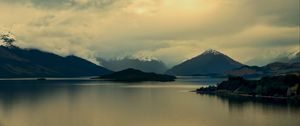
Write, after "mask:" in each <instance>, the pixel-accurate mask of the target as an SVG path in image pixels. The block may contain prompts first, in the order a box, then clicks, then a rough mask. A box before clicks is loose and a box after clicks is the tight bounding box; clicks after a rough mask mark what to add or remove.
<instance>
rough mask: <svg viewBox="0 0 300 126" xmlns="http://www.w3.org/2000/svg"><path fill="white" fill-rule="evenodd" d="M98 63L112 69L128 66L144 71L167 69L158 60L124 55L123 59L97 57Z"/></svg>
mask: <svg viewBox="0 0 300 126" xmlns="http://www.w3.org/2000/svg"><path fill="white" fill-rule="evenodd" d="M97 60H98V61H99V62H100V64H101V65H102V66H103V67H105V68H108V69H110V70H113V71H121V70H125V69H128V68H134V69H138V70H141V71H145V72H154V73H164V72H165V71H166V70H167V67H166V65H165V64H164V63H163V62H162V61H159V60H155V59H151V60H141V59H137V58H129V57H125V58H123V59H115V60H105V59H102V58H98V59H97Z"/></svg>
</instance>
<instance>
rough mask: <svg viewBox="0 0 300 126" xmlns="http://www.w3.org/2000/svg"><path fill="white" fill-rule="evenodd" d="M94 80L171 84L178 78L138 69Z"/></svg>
mask: <svg viewBox="0 0 300 126" xmlns="http://www.w3.org/2000/svg"><path fill="white" fill-rule="evenodd" d="M92 79H106V80H111V81H118V82H142V81H159V82H169V81H175V79H176V77H175V76H172V75H165V74H156V73H147V72H143V71H140V70H136V69H132V68H129V69H125V70H122V71H119V72H114V73H112V74H107V75H103V76H99V77H96V78H92Z"/></svg>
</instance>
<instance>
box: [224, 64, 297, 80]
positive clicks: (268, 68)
mask: <svg viewBox="0 0 300 126" xmlns="http://www.w3.org/2000/svg"><path fill="white" fill-rule="evenodd" d="M292 73H300V62H296V63H282V62H274V63H270V64H268V65H265V66H262V67H258V66H243V67H240V68H237V69H233V70H230V71H227V72H226V73H225V74H226V75H229V76H242V77H262V76H277V75H282V74H292Z"/></svg>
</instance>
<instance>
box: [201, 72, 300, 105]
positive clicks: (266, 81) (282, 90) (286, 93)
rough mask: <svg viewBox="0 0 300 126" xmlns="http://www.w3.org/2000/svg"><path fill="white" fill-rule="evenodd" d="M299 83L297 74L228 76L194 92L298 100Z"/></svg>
mask: <svg viewBox="0 0 300 126" xmlns="http://www.w3.org/2000/svg"><path fill="white" fill-rule="evenodd" d="M299 83H300V76H299V74H296V75H294V74H293V75H280V76H272V77H263V78H261V79H260V80H246V79H244V78H242V77H229V78H228V80H227V81H223V82H221V83H220V84H217V85H216V86H209V87H202V88H199V89H197V90H196V92H197V93H199V94H213V95H222V96H224V95H225V96H245V97H253V98H263V99H279V100H280V99H282V100H287V99H288V100H296V101H300V85H299Z"/></svg>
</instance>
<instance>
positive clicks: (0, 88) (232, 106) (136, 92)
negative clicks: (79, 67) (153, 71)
mask: <svg viewBox="0 0 300 126" xmlns="http://www.w3.org/2000/svg"><path fill="white" fill-rule="evenodd" d="M219 81H221V80H219V79H211V78H184V79H179V80H178V81H176V82H167V83H160V82H144V83H134V84H126V83H113V82H104V81H87V80H82V81H78V80H76V81H72V80H49V81H30V80H27V81H18V80H14V81H12V80H10V81H4V80H2V81H0V126H220V125H222V126H240V125H241V126H299V125H300V119H299V115H300V107H299V106H295V105H293V104H288V103H265V102H260V101H251V100H239V99H234V98H233V99H231V98H223V97H218V96H209V95H198V94H195V93H193V92H190V91H191V90H194V89H196V88H199V87H201V86H207V85H211V84H215V83H216V82H219Z"/></svg>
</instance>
